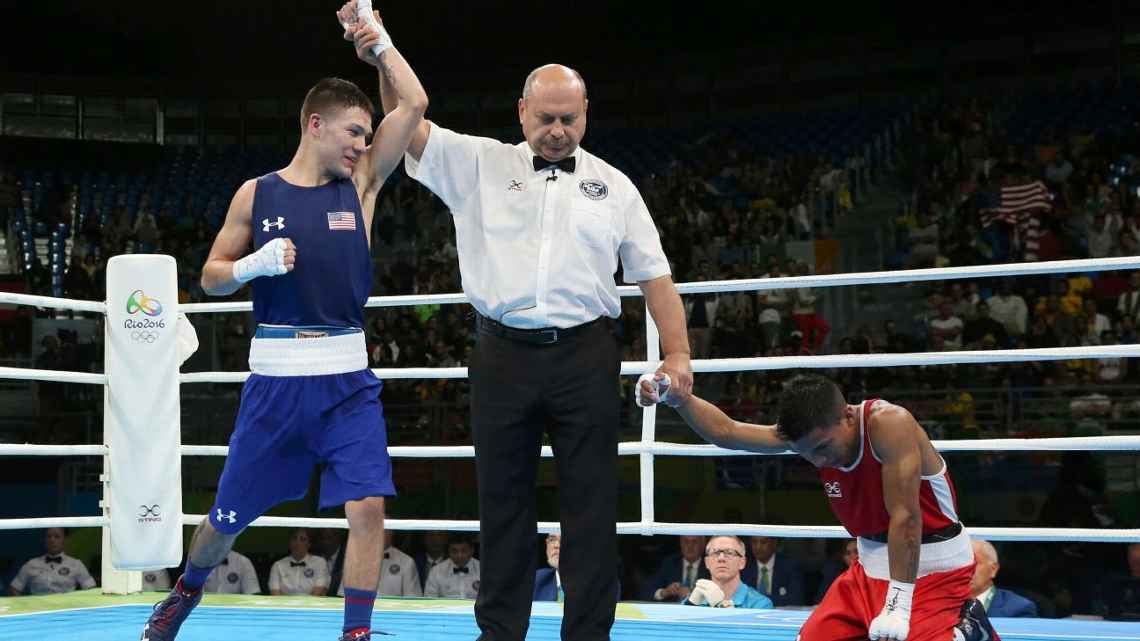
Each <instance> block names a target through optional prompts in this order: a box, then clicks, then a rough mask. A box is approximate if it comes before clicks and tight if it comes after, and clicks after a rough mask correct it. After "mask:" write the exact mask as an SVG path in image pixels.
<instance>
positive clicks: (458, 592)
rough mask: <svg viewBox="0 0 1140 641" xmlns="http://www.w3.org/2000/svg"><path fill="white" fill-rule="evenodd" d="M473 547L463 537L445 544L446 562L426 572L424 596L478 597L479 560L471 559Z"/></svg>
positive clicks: (473, 551)
mask: <svg viewBox="0 0 1140 641" xmlns="http://www.w3.org/2000/svg"><path fill="white" fill-rule="evenodd" d="M474 553H475V546H474V545H472V544H471V541H470V540H469V539H467V538H466V537H463V536H458V537H456V538H454V539H452V540H451V542H450V543H448V544H447V560H446V561H444V562H443V563H440V564H439V565H437V566H435V567H434V568H432V569H431V572H428V578H427V583H426V584H424V596H427V597H444V598H449V599H474V598H475V597H477V596H479V560H478V559H474V558H472V555H473V554H474Z"/></svg>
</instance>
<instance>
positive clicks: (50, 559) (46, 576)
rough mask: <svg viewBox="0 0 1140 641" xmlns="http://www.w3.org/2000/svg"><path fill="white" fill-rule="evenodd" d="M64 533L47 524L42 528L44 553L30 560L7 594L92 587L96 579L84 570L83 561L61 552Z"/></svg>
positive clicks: (65, 537) (67, 590) (54, 592)
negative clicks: (48, 526)
mask: <svg viewBox="0 0 1140 641" xmlns="http://www.w3.org/2000/svg"><path fill="white" fill-rule="evenodd" d="M66 542H67V533H66V532H65V531H64V529H63V528H58V527H50V528H48V529H47V530H44V551H45V554H44V555H43V556H37V557H35V558H33V559H29V560H28V562H27V563H25V564H24V565H23V566H22V567H21V568H20V572H19V574H17V575H16V578H14V579H12V582H11V583H9V584H8V594H10V595H12V596H19V595H21V594H24V592H25V591H27V593H28V594H59V593H61V592H71V591H74V590H88V589H91V588H93V587H95V579H93V578H91V573H90V572H88V571H87V566H85V565H83V561H80V560H79V559H77V558H75V557H72V556H67V555H66V554H64V553H63V548H64V545H65V544H66Z"/></svg>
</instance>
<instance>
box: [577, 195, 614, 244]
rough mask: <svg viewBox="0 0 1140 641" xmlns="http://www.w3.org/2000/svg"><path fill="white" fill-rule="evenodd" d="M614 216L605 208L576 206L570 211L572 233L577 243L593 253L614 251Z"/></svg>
mask: <svg viewBox="0 0 1140 641" xmlns="http://www.w3.org/2000/svg"><path fill="white" fill-rule="evenodd" d="M612 216H613V214H612V213H611V212H610V211H609V210H608V209H606V208H603V207H586V206H581V205H579V206H576V207H572V208H571V209H570V232H571V234H572V235H573V238H574V240H575V241H576V242H578V243H581V244H583V245H585V246H587V247H589V248H590V249H591V250H593V251H601V252H605V253H610V252H612V251H613V238H614V229H613V219H612Z"/></svg>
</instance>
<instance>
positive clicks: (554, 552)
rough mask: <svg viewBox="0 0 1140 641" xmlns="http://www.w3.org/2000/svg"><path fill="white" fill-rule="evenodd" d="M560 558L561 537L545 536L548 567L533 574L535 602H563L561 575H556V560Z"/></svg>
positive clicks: (554, 535) (555, 535)
mask: <svg viewBox="0 0 1140 641" xmlns="http://www.w3.org/2000/svg"><path fill="white" fill-rule="evenodd" d="M561 556H562V537H561V536H560V535H558V534H547V535H546V563H547V565H549V566H550V567H545V568H539V569H538V570H537V571H536V572H535V573H534V597H533V598H534V600H535V601H559V602H561V601H565V600H566V595H565V593H564V592H563V591H562V575H560V574H559V573H558V559H559V558H560V557H561Z"/></svg>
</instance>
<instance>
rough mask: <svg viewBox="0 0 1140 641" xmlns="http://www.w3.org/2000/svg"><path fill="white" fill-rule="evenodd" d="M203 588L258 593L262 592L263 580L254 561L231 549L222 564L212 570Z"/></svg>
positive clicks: (217, 590)
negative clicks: (260, 578)
mask: <svg viewBox="0 0 1140 641" xmlns="http://www.w3.org/2000/svg"><path fill="white" fill-rule="evenodd" d="M202 589H203V590H205V591H206V592H220V593H222V594H257V593H258V592H261V582H260V581H258V579H257V570H255V569H254V568H253V561H250V560H249V557H247V556H246V555H244V554H240V553H238V552H234V551H233V550H230V552H229V554H226V558H225V559H224V560H223V561H222V564H221V565H219V566H218V567H216V568H214V569H213V571H211V572H210V576H209V577H207V578H206V585H204V586H203V587H202Z"/></svg>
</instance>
